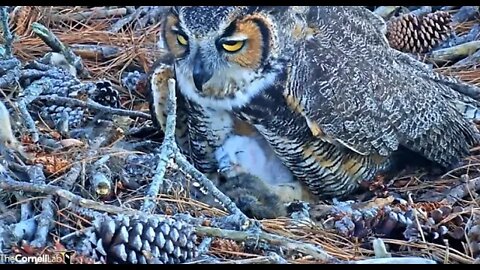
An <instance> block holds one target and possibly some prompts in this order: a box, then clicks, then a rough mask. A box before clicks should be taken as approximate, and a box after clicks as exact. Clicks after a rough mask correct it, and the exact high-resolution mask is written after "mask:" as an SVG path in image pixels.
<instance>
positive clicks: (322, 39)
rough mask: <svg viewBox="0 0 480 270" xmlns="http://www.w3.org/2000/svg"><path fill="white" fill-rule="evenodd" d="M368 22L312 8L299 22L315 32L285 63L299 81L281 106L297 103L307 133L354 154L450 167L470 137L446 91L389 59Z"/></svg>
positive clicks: (339, 10)
mask: <svg viewBox="0 0 480 270" xmlns="http://www.w3.org/2000/svg"><path fill="white" fill-rule="evenodd" d="M376 20H377V18H375V17H372V15H371V13H370V12H369V11H368V10H366V9H363V8H359V7H347V8H343V7H319V8H312V9H311V11H310V13H309V14H308V16H307V22H308V24H309V26H310V27H312V26H313V27H316V28H317V29H316V30H318V31H316V35H315V36H314V37H312V38H309V39H306V40H305V41H304V43H303V45H302V46H304V48H305V49H304V50H297V52H296V54H297V55H295V56H294V57H293V58H292V59H293V60H292V61H294V64H293V65H292V70H291V72H292V73H293V74H295V77H296V78H302V77H303V80H302V81H303V82H304V83H303V84H302V85H298V83H297V84H296V85H291V86H289V87H287V88H289V91H290V93H288V94H287V102H288V101H289V100H290V101H291V100H294V101H295V102H293V103H296V104H300V108H301V113H302V114H303V115H304V117H305V118H306V121H307V123H308V124H309V126H310V128H311V130H312V133H313V134H314V135H316V136H318V137H319V138H322V139H324V140H326V141H329V142H332V143H335V144H338V145H342V146H344V147H346V148H348V149H350V150H352V151H354V152H357V153H359V154H361V155H370V154H378V155H381V156H388V155H389V154H390V153H391V152H393V151H396V150H397V149H398V148H399V146H400V145H402V146H405V147H406V148H408V149H410V150H413V151H415V152H418V153H421V154H422V155H424V156H425V157H426V158H428V159H430V160H432V161H435V162H437V163H439V164H441V165H444V166H449V165H451V164H453V163H455V162H457V161H458V158H459V157H461V156H463V155H465V154H466V153H468V149H469V146H470V145H471V144H473V143H474V142H475V141H476V139H475V134H474V129H473V127H472V126H471V124H470V123H469V122H467V121H466V120H465V119H464V118H463V115H462V113H461V112H460V111H458V110H457V109H456V108H455V103H454V102H452V101H451V100H449V98H451V97H452V96H455V95H452V92H454V90H453V89H452V88H450V87H448V86H446V85H445V84H442V83H440V82H438V81H435V80H434V79H432V78H430V77H432V76H431V75H429V74H426V72H423V73H422V71H419V69H420V68H417V67H414V66H412V65H410V64H405V63H404V62H405V61H403V60H401V59H399V58H398V57H396V55H397V53H396V52H393V49H391V48H390V47H389V46H388V43H387V41H386V39H385V37H384V35H383V33H382V31H381V27H379V24H377V23H378V21H377V23H375V22H376ZM421 74H423V75H425V76H421ZM288 95H290V97H289V96H288ZM288 103H289V104H292V102H288ZM292 109H296V110H298V106H292Z"/></svg>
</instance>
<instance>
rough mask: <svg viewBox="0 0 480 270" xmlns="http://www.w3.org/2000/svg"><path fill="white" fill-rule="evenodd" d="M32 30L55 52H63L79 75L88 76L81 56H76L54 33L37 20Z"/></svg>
mask: <svg viewBox="0 0 480 270" xmlns="http://www.w3.org/2000/svg"><path fill="white" fill-rule="evenodd" d="M32 30H33V32H34V33H35V34H36V35H37V36H38V37H40V38H41V39H42V40H43V42H45V44H47V45H48V46H49V47H50V48H52V49H53V50H54V51H55V52H60V53H61V54H63V55H64V56H65V59H67V61H68V63H69V64H71V65H73V66H74V67H75V69H76V70H77V72H78V74H79V75H80V76H81V77H83V78H87V77H89V74H88V71H87V69H86V68H85V65H84V64H83V61H82V58H80V57H78V56H76V55H75V54H74V53H73V51H72V50H71V49H70V48H69V47H68V46H66V45H65V44H63V43H62V42H61V41H60V40H59V39H58V38H57V37H56V36H55V34H53V33H52V31H50V30H49V29H48V28H47V27H45V26H44V25H42V24H40V23H37V22H35V23H33V24H32Z"/></svg>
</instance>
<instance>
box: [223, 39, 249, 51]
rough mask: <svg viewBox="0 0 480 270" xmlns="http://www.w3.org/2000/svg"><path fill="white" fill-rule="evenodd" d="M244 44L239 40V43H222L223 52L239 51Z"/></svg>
mask: <svg viewBox="0 0 480 270" xmlns="http://www.w3.org/2000/svg"><path fill="white" fill-rule="evenodd" d="M244 44H245V41H244V40H239V41H234V40H232V41H225V42H223V43H222V47H223V49H224V50H225V51H227V52H236V51H239V50H240V49H241V48H243V45H244Z"/></svg>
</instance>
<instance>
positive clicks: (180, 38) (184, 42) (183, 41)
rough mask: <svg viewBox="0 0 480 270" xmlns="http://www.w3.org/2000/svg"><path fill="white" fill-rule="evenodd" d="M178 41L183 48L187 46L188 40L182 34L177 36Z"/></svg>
mask: <svg viewBox="0 0 480 270" xmlns="http://www.w3.org/2000/svg"><path fill="white" fill-rule="evenodd" d="M177 41H178V43H179V44H180V45H182V46H187V44H188V40H187V39H186V38H185V36H184V35H182V34H177Z"/></svg>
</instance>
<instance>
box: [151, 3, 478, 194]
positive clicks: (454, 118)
mask: <svg viewBox="0 0 480 270" xmlns="http://www.w3.org/2000/svg"><path fill="white" fill-rule="evenodd" d="M162 27H163V29H162V42H163V45H164V48H165V49H166V50H167V52H168V55H169V56H168V57H164V59H167V60H168V61H163V62H161V64H160V65H159V66H162V67H164V68H166V67H168V68H169V69H168V70H165V69H163V68H160V69H158V68H157V70H161V72H160V73H165V72H166V73H169V74H170V75H171V76H172V77H174V78H175V79H176V80H177V86H178V95H179V98H180V99H181V102H183V103H182V105H181V106H180V107H179V117H180V118H181V119H184V121H186V123H187V125H186V127H185V128H184V130H183V131H184V132H182V133H179V134H180V135H179V137H180V138H183V141H187V142H188V143H186V145H187V148H189V149H188V151H189V153H190V154H191V155H192V158H193V160H194V163H195V166H197V167H198V168H199V169H200V170H202V171H204V172H211V171H215V170H216V169H218V164H217V162H216V160H215V157H214V152H215V150H216V149H218V147H219V146H221V145H222V144H223V142H224V141H225V140H226V139H227V138H228V137H229V136H231V135H232V134H234V133H235V121H237V120H238V119H239V120H241V121H244V122H246V123H248V124H250V125H252V126H253V127H255V129H256V130H257V131H258V132H259V134H261V135H262V136H263V137H264V138H265V139H266V141H267V142H268V143H269V145H270V146H271V147H272V148H273V150H274V152H275V154H276V155H277V156H278V157H279V158H280V160H281V161H282V162H283V164H284V165H285V166H286V167H287V168H288V169H289V170H290V171H291V172H292V173H293V175H294V176H295V177H296V178H297V179H298V180H300V181H302V182H303V183H305V184H306V185H307V186H308V188H309V190H310V191H311V192H312V193H313V194H315V195H317V196H318V198H331V197H341V196H344V195H347V194H350V193H351V192H352V191H354V190H356V189H357V188H358V186H359V183H360V182H361V181H363V180H367V181H368V180H371V179H372V178H373V177H374V176H375V175H376V174H377V173H380V172H384V171H389V170H391V169H392V166H393V165H395V162H396V160H397V157H398V156H399V154H400V153H403V152H405V153H408V154H416V155H419V156H422V157H424V158H426V159H428V160H430V161H432V162H434V163H435V164H438V165H440V166H443V167H449V166H452V165H454V164H456V163H457V162H458V161H459V160H460V159H461V158H462V157H464V156H465V155H467V154H468V152H469V148H470V147H471V146H472V145H474V144H476V143H478V141H479V139H478V136H477V130H476V129H475V128H474V126H473V124H472V123H471V122H470V121H469V120H470V119H469V118H472V117H476V116H477V115H478V109H477V108H479V107H480V102H478V101H477V100H474V99H472V98H469V97H467V96H465V95H463V94H462V93H464V92H468V91H469V90H472V88H475V87H474V86H472V85H469V84H466V83H464V82H461V81H459V80H456V79H454V78H450V77H446V76H443V75H440V74H438V73H435V72H433V71H432V70H431V69H429V68H428V67H427V66H426V65H424V64H423V63H421V62H418V61H416V60H414V59H413V58H411V57H410V56H408V55H406V54H403V53H401V52H399V51H396V50H394V49H392V48H390V47H389V45H388V42H387V40H386V38H385V35H384V33H385V23H384V22H383V21H382V19H381V18H379V17H378V16H376V15H374V14H373V13H372V12H370V11H369V10H367V9H365V8H363V7H340V6H335V7H328V6H321V7H315V6H311V7H265V6H261V7H257V6H253V7H252V6H250V7H238V6H220V7H198V6H196V7H176V8H172V10H171V11H170V12H169V13H168V14H167V16H166V18H165V21H164V23H163V25H162ZM157 67H158V65H157ZM155 80H156V79H152V82H154V81H155ZM165 85H166V84H163V86H162V84H161V83H160V84H157V85H156V86H155V87H153V88H155V89H153V90H154V91H153V92H154V93H155V92H156V93H157V96H161V92H162V91H165V90H162V89H163V88H162V87H164V86H165ZM473 90H475V91H477V92H478V91H480V89H478V88H476V89H473ZM154 95H155V94H154ZM157 100H158V98H157ZM158 104H159V103H158ZM158 104H157V105H155V104H154V106H153V107H155V106H156V107H157V108H158V107H159V105H158ZM154 110H155V109H154Z"/></svg>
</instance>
